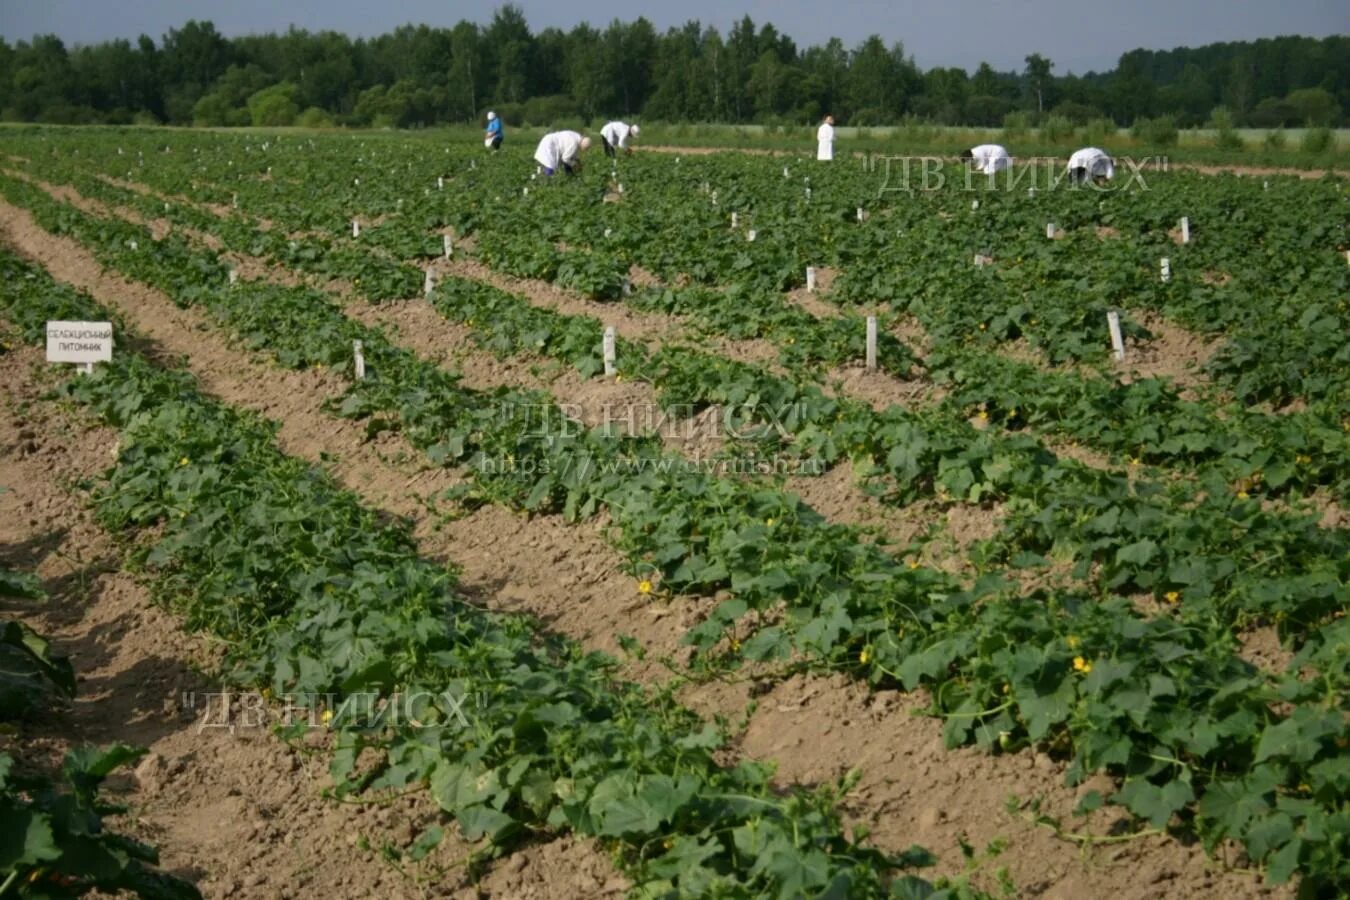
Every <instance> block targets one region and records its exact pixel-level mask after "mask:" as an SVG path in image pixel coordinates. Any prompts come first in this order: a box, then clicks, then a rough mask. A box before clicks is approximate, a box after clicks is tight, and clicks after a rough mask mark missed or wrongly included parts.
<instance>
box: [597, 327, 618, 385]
mask: <svg viewBox="0 0 1350 900" xmlns="http://www.w3.org/2000/svg"><path fill="white" fill-rule="evenodd" d="M615 343H616V338H615V333H614V326H613V325H611V326H609V327H608V328H606V329H605V335H604V338H603V339H602V340H601V342H600V346H601V351H602V352H603V353H604V357H605V374H606V375H609V376H612V375H617V374H618V371H619V370H618V367H617V366H616V365H615V364H614V358H615V352H614V345H615Z"/></svg>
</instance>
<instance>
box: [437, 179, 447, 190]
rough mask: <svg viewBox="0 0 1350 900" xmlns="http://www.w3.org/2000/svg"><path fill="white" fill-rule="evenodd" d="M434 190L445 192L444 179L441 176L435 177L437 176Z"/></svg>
mask: <svg viewBox="0 0 1350 900" xmlns="http://www.w3.org/2000/svg"><path fill="white" fill-rule="evenodd" d="M436 190H438V191H443V190H445V178H444V176H441V175H437V176H436Z"/></svg>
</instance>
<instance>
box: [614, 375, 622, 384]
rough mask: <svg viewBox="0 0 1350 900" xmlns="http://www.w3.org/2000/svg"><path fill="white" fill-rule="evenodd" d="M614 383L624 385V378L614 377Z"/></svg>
mask: <svg viewBox="0 0 1350 900" xmlns="http://www.w3.org/2000/svg"><path fill="white" fill-rule="evenodd" d="M614 383H615V384H623V376H622V375H615V376H614Z"/></svg>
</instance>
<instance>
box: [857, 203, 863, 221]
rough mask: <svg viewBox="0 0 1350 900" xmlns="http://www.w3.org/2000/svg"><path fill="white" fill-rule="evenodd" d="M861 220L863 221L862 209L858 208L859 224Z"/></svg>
mask: <svg viewBox="0 0 1350 900" xmlns="http://www.w3.org/2000/svg"><path fill="white" fill-rule="evenodd" d="M862 220H863V208H862V207H861V206H860V207H858V221H859V222H861V221H862Z"/></svg>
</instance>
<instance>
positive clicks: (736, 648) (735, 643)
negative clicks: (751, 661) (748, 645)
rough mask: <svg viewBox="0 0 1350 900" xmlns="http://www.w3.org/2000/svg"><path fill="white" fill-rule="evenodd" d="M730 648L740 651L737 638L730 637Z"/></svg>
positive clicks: (739, 643)
mask: <svg viewBox="0 0 1350 900" xmlns="http://www.w3.org/2000/svg"><path fill="white" fill-rule="evenodd" d="M731 649H732V650H734V651H737V652H740V649H741V642H740V641H738V640H736V639H735V638H732V639H731Z"/></svg>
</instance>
